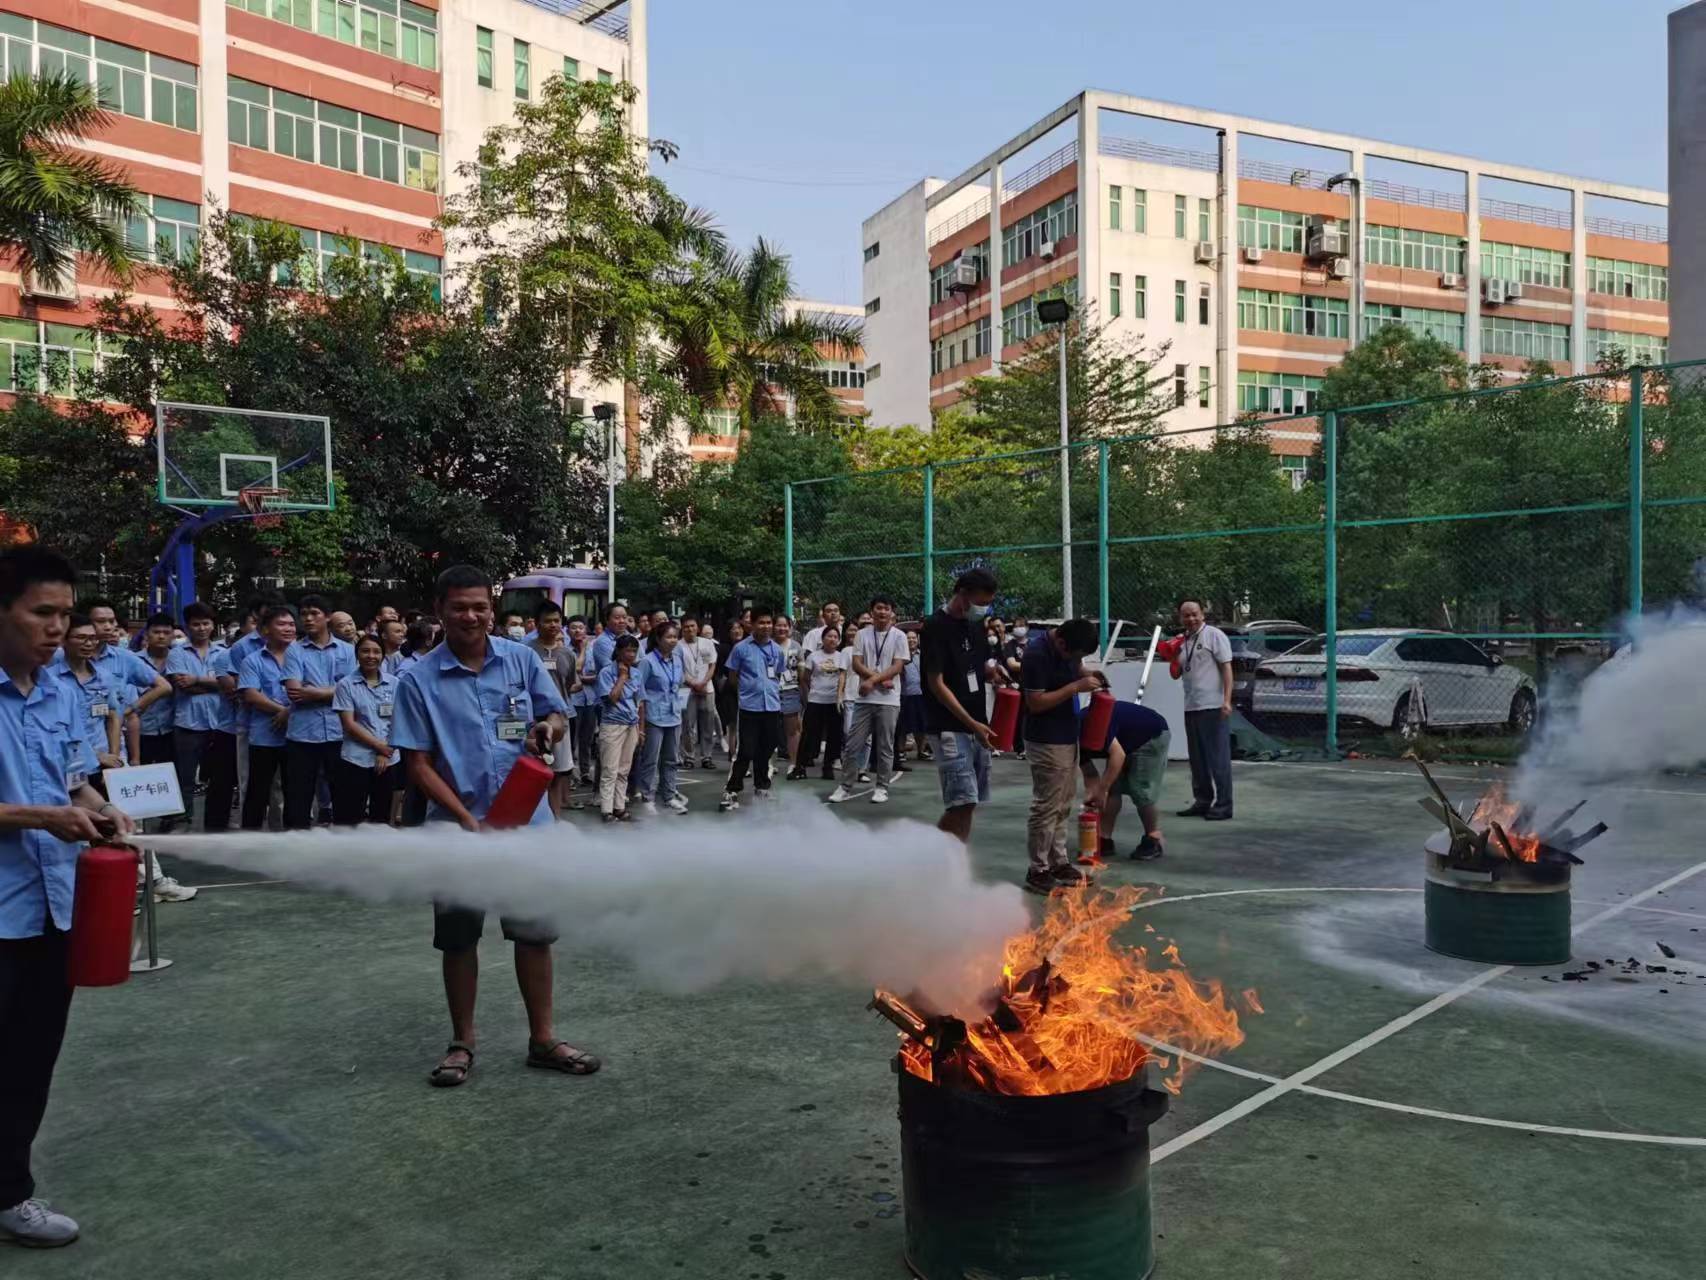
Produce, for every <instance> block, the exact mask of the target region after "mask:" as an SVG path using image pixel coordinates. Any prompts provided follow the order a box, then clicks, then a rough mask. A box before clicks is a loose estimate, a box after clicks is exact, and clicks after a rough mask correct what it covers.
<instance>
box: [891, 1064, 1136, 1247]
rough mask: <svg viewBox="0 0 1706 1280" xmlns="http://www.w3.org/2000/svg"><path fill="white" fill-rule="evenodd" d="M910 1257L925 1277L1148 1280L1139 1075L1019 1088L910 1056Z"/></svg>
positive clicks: (904, 1150) (905, 1169) (903, 1116)
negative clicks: (978, 1085)
mask: <svg viewBox="0 0 1706 1280" xmlns="http://www.w3.org/2000/svg"><path fill="white" fill-rule="evenodd" d="M895 1067H896V1070H897V1071H898V1072H899V1075H900V1161H901V1176H902V1179H903V1181H904V1184H905V1205H906V1263H907V1266H909V1267H911V1268H912V1272H913V1274H914V1275H916V1276H919V1277H920V1278H921V1280H964V1277H967V1276H975V1277H978V1278H979V1280H1020V1277H1034V1276H1071V1277H1073V1280H1142V1278H1143V1277H1144V1276H1147V1275H1148V1274H1149V1273H1150V1271H1151V1269H1152V1268H1153V1267H1154V1265H1155V1240H1154V1227H1153V1223H1152V1221H1151V1212H1150V1200H1149V1126H1150V1125H1152V1124H1154V1123H1155V1122H1156V1121H1157V1120H1159V1119H1160V1118H1161V1117H1162V1116H1163V1115H1165V1114H1166V1113H1167V1103H1168V1099H1169V1095H1168V1094H1166V1093H1165V1092H1163V1091H1161V1090H1159V1089H1151V1088H1149V1087H1148V1084H1147V1082H1146V1080H1145V1078H1144V1073H1143V1072H1142V1071H1141V1070H1140V1071H1139V1072H1138V1074H1137V1075H1135V1076H1132V1077H1131V1078H1130V1079H1127V1080H1122V1081H1120V1082H1119V1083H1117V1084H1111V1085H1107V1086H1106V1087H1104V1088H1101V1089H1089V1090H1085V1091H1083V1092H1080V1093H1059V1094H1052V1095H1045V1096H1041V1097H1038V1096H1029V1097H1026V1096H1017V1097H1015V1096H1011V1095H1007V1094H999V1093H984V1092H982V1091H980V1090H975V1089H964V1088H955V1087H953V1086H951V1085H943V1084H935V1083H932V1082H931V1081H928V1080H924V1079H921V1078H919V1077H918V1076H916V1075H913V1074H912V1072H910V1071H908V1070H906V1068H905V1066H904V1065H903V1064H902V1062H901V1060H900V1059H899V1058H896V1059H895Z"/></svg>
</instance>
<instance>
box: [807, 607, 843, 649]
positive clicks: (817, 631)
mask: <svg viewBox="0 0 1706 1280" xmlns="http://www.w3.org/2000/svg"><path fill="white" fill-rule="evenodd" d="M825 627H834V628H835V629H836V630H837V631H840V630H842V626H841V606H840V605H838V604H837V603H835V601H833V600H826V601H825V602H824V606H823V608H822V609H820V610H818V624H817V626H815V627H813V628H812V629H811V630H810V631H808V632H806V638H805V639H804V640H802V641H801V642H800V643H801V644H803V645H804V646H805V649H806V652H807V653H817V652H819V651H821V650H822V648H823V629H824V628H825ZM843 648H846V649H851V648H852V646H851V645H844V646H843Z"/></svg>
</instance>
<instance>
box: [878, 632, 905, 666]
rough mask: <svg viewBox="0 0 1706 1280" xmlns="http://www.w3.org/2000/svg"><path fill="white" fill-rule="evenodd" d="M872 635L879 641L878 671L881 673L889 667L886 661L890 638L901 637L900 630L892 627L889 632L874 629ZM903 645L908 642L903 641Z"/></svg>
mask: <svg viewBox="0 0 1706 1280" xmlns="http://www.w3.org/2000/svg"><path fill="white" fill-rule="evenodd" d="M871 634H872V636H873V638H875V639H876V641H877V670H878V671H881V670H882V669H883V668H884V667H886V666H887V665H888V663H887V662H885V661H884V659H885V658H886V657H887V656H888V647H889V637H890V636H895V635H899V634H900V628H899V627H890V628H889V629H888V630H887V631H877V630H876V629H875V628H872V632H871ZM901 643H902V644H905V643H906V641H905V640H904V639H903V640H902V641H901Z"/></svg>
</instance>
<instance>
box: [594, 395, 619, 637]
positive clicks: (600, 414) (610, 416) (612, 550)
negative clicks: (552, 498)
mask: <svg viewBox="0 0 1706 1280" xmlns="http://www.w3.org/2000/svg"><path fill="white" fill-rule="evenodd" d="M592 416H593V419H594V420H595V421H597V422H602V423H603V424H604V484H605V495H604V519H605V528H604V597H605V598H604V603H605V604H607V605H608V604H610V603H612V602H613V601H614V600H615V599H616V406H615V405H613V404H597V405H594V406H593V407H592Z"/></svg>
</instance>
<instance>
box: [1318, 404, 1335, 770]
mask: <svg viewBox="0 0 1706 1280" xmlns="http://www.w3.org/2000/svg"><path fill="white" fill-rule="evenodd" d="M1321 430H1322V433H1323V434H1322V436H1321V463H1322V466H1323V468H1324V469H1325V471H1326V473H1327V474H1326V482H1327V507H1326V511H1325V512H1324V513H1323V520H1322V524H1323V526H1324V529H1325V542H1326V545H1325V547H1324V554H1325V557H1326V562H1327V563H1326V568H1327V583H1326V596H1327V618H1326V622H1327V626H1326V635H1327V645H1326V648H1327V655H1326V656H1327V757H1328V759H1337V758H1338V755H1339V415H1338V413H1337V412H1335V411H1334V410H1331V409H1329V410H1328V411H1327V413H1326V414H1325V416H1324V417H1323V418H1322V420H1321Z"/></svg>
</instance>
